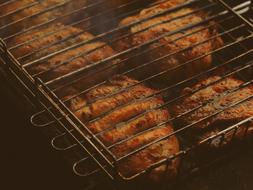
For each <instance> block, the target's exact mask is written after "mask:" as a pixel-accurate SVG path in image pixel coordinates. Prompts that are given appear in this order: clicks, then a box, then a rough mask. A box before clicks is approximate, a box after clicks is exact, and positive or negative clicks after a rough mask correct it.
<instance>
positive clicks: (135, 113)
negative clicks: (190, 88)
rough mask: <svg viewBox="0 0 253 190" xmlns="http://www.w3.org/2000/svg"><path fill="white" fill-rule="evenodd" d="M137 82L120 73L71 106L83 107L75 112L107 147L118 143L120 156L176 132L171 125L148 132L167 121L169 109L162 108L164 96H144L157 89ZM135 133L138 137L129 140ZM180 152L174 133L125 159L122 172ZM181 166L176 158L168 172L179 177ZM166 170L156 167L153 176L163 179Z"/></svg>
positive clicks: (125, 173)
mask: <svg viewBox="0 0 253 190" xmlns="http://www.w3.org/2000/svg"><path fill="white" fill-rule="evenodd" d="M137 83H138V81H136V80H133V79H130V78H128V77H126V76H116V77H115V78H113V79H112V80H111V81H110V82H107V83H106V84H104V85H103V86H100V87H97V88H95V89H93V90H91V91H89V92H87V93H86V94H84V95H82V96H80V97H79V98H76V101H72V102H71V104H70V105H69V106H70V108H71V109H72V111H74V110H75V109H79V110H78V111H76V112H75V111H74V113H75V115H76V116H77V117H78V118H79V119H80V120H81V121H82V122H83V123H85V124H86V126H87V127H88V128H89V129H90V130H91V131H92V132H93V133H95V134H97V133H100V134H99V135H98V138H99V139H100V140H101V141H102V142H103V143H104V144H105V145H106V146H111V145H113V144H115V143H118V144H117V145H115V146H114V147H113V148H112V149H111V151H112V152H113V154H115V156H116V157H121V156H124V155H126V154H128V153H130V152H131V151H133V150H136V149H137V148H140V147H141V146H143V145H145V144H148V143H150V142H153V141H154V140H157V139H159V138H161V137H163V136H166V135H168V134H170V133H172V132H173V128H172V126H171V125H170V124H166V125H162V126H160V127H156V128H154V129H152V130H149V131H145V130H147V129H150V128H152V127H155V126H156V125H158V124H161V123H163V122H165V121H167V120H168V119H169V113H168V111H167V110H166V109H163V108H158V107H159V106H160V105H162V104H163V100H162V99H161V98H160V97H152V98H147V99H141V98H143V97H144V96H149V95H152V94H154V93H155V92H156V91H155V90H153V89H150V88H148V87H145V86H144V85H142V84H137ZM130 85H136V86H135V87H133V88H129V89H128V90H125V91H120V92H119V94H117V95H116V94H114V95H112V96H111V97H108V95H110V94H112V93H115V92H117V91H119V90H122V89H123V88H125V87H129V86H130ZM106 96H107V97H106ZM138 99H139V100H138ZM155 108H156V109H155ZM94 119H95V120H94ZM132 135H136V136H135V137H134V138H132V139H128V140H126V139H127V138H128V137H131V136H132ZM122 140H124V141H122ZM121 141H122V142H121ZM178 151H179V144H178V141H177V138H176V137H175V136H172V137H170V138H168V139H166V140H163V141H161V142H159V143H155V144H154V145H152V146H148V147H147V148H145V149H143V150H142V151H140V152H138V153H136V154H133V155H132V156H130V157H129V158H127V159H125V160H122V161H121V162H119V165H118V172H120V174H121V175H122V176H123V177H131V176H132V175H134V174H136V173H138V172H141V171H143V170H145V169H147V168H148V167H149V166H151V165H152V164H154V163H156V162H157V161H160V160H162V159H165V158H167V157H169V156H171V155H173V154H175V153H176V152H178ZM177 167H178V160H177V159H175V160H174V161H173V162H172V163H171V164H169V167H168V171H167V175H165V176H167V177H168V176H170V177H172V176H175V175H176V173H177ZM165 171H166V166H165V165H162V166H160V167H158V168H156V169H154V170H152V172H151V173H150V174H149V175H150V178H151V179H153V180H155V181H159V180H161V178H162V176H163V174H165V173H164V172H165Z"/></svg>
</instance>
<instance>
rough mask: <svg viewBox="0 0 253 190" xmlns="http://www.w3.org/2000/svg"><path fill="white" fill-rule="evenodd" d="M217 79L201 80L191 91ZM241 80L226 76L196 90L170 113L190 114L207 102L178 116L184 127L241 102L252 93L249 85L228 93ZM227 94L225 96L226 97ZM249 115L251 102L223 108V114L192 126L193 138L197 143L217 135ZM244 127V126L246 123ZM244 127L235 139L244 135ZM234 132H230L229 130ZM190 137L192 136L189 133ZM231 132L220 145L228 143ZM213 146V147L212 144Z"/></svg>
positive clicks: (251, 106)
mask: <svg viewBox="0 0 253 190" xmlns="http://www.w3.org/2000/svg"><path fill="white" fill-rule="evenodd" d="M218 79H220V77H219V76H213V77H210V78H208V79H206V80H203V81H201V82H199V83H197V84H196V85H194V86H193V87H192V88H191V89H193V90H194V89H199V88H200V87H201V86H205V85H208V84H211V83H212V82H214V81H217V80H218ZM241 84H243V81H240V80H238V79H235V78H232V77H228V78H226V79H224V80H222V81H220V82H218V83H216V84H212V85H211V86H209V87H207V88H205V89H202V90H199V91H198V92H196V93H194V94H192V95H189V96H187V97H186V98H185V99H183V100H182V101H180V103H178V104H177V105H175V106H174V107H173V112H172V113H174V114H175V116H176V115H180V114H183V113H186V112H187V111H190V110H192V109H194V108H197V107H198V106H200V105H202V104H203V103H204V102H209V101H210V103H208V104H206V105H205V106H203V107H201V108H199V109H197V110H195V111H193V112H191V113H190V114H188V115H186V116H183V117H181V119H180V121H181V123H182V124H184V125H188V124H191V123H194V122H197V121H198V120H200V119H202V118H205V117H207V116H209V115H211V114H213V113H215V112H217V111H219V110H222V109H224V108H225V107H227V106H229V105H232V104H235V103H236V102H239V101H242V100H244V99H246V98H247V97H250V96H251V95H252V94H253V88H252V86H249V87H244V88H242V89H240V90H237V91H235V92H231V93H230V92H229V90H232V89H236V88H238V87H239V86H240V85H241ZM186 91H190V89H189V88H187V89H185V93H186ZM226 94H227V95H226ZM251 116H253V101H252V100H248V101H246V102H244V103H241V104H238V105H237V106H235V107H232V108H229V109H226V110H225V111H223V112H221V113H219V114H218V115H216V116H214V117H211V118H209V119H208V120H206V121H205V122H201V123H199V124H197V125H194V126H193V128H192V129H191V131H192V132H194V138H195V139H197V140H203V139H205V138H207V137H210V136H211V135H214V134H217V133H218V132H219V131H221V130H223V129H225V128H227V127H229V126H231V125H233V124H236V123H238V122H240V121H242V120H244V119H247V118H249V117H251ZM246 125H248V123H247V124H246ZM246 125H243V126H242V127H240V128H239V130H238V131H237V133H236V135H235V137H236V138H241V137H242V136H243V134H244V132H245V129H246ZM252 130H253V125H252V124H251V126H250V128H249V131H248V132H249V133H252ZM232 132H234V131H232ZM191 134H193V133H191ZM231 137H232V135H231V133H230V135H228V136H227V138H226V139H225V141H224V143H225V144H228V143H230V142H231V140H232V139H231ZM212 145H214V146H217V144H212Z"/></svg>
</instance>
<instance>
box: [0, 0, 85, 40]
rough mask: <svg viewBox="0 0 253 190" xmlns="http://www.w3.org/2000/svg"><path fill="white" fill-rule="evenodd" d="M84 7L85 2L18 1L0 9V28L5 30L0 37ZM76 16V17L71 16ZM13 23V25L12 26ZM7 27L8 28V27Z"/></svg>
mask: <svg viewBox="0 0 253 190" xmlns="http://www.w3.org/2000/svg"><path fill="white" fill-rule="evenodd" d="M85 5H86V0H74V1H65V0H44V1H35V0H18V1H13V2H11V3H8V4H6V5H5V6H1V7H0V16H3V15H7V16H4V17H2V18H0V26H5V27H6V28H5V29H4V30H3V31H2V32H1V33H2V34H1V36H0V37H5V36H7V35H8V36H9V35H10V34H15V33H16V32H20V30H22V29H26V28H29V27H32V26H34V25H39V24H42V23H45V22H47V21H50V20H52V19H56V18H59V17H60V16H62V15H64V14H67V13H70V12H72V11H74V10H76V9H79V8H81V7H83V6H85ZM82 14H83V13H82ZM73 16H75V17H76V16H77V15H73ZM72 19H74V18H72V17H64V18H63V19H61V22H66V21H68V20H72ZM12 23H13V24H12ZM8 25H9V26H8Z"/></svg>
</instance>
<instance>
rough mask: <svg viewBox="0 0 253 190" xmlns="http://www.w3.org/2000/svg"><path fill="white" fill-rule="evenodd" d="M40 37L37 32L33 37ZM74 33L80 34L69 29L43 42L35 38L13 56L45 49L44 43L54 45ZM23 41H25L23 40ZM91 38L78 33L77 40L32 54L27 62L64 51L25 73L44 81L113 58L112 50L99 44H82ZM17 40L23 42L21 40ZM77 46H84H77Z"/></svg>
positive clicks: (33, 66) (85, 33)
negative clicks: (36, 75) (32, 50)
mask: <svg viewBox="0 0 253 190" xmlns="http://www.w3.org/2000/svg"><path fill="white" fill-rule="evenodd" d="M53 29H54V27H53ZM53 29H52V31H53ZM42 33H43V31H42ZM42 33H40V32H38V33H37V34H36V33H35V35H39V36H40V35H42ZM75 33H80V30H79V29H76V28H73V27H67V28H66V29H64V30H62V31H59V32H57V33H55V34H52V35H50V36H48V37H46V38H39V39H38V40H35V41H32V42H31V43H29V45H27V46H22V47H20V48H18V49H16V50H15V52H14V53H15V54H16V55H23V54H24V53H26V52H28V51H30V50H31V49H34V50H38V49H39V48H41V46H43V45H46V44H48V43H55V42H57V41H60V40H61V39H63V38H65V37H66V35H73V34H75ZM25 38H27V37H26V36H25ZM28 38H29V37H28ZM93 38H94V36H93V35H92V34H90V33H88V32H82V33H81V34H79V35H78V36H75V37H73V38H69V39H68V40H66V41H64V42H61V43H60V44H58V45H55V46H52V47H50V48H47V49H45V50H43V51H42V52H38V53H36V54H34V55H33V56H31V57H30V60H32V59H34V58H39V57H41V56H44V55H48V54H50V53H53V52H58V51H61V50H63V49H64V48H67V49H68V50H64V51H63V52H60V53H55V55H52V56H51V57H50V58H47V59H45V60H44V59H43V60H42V61H40V62H38V63H36V64H33V65H30V66H28V67H27V70H28V72H29V73H30V74H32V75H34V74H40V75H38V76H39V77H40V78H41V79H43V80H46V81H48V80H51V79H54V78H57V77H60V76H62V75H65V74H68V73H70V72H72V71H75V70H77V69H80V68H82V67H85V66H87V65H89V64H92V63H96V62H98V61H101V60H103V59H105V58H108V57H110V56H112V55H114V54H115V52H114V50H113V49H112V48H111V47H109V46H107V45H106V44H105V43H103V42H96V41H95V42H87V43H86V41H90V40H92V39H93ZM21 40H23V39H22V37H21ZM80 43H84V44H82V45H78V44H80ZM49 45H50V44H49ZM111 63H112V64H115V63H117V60H115V61H112V62H111ZM108 72H109V71H108ZM42 73H43V74H42Z"/></svg>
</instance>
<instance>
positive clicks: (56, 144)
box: [51, 130, 83, 151]
mask: <svg viewBox="0 0 253 190" xmlns="http://www.w3.org/2000/svg"><path fill="white" fill-rule="evenodd" d="M72 131H73V130H72ZM70 132H71V131H70ZM66 135H67V134H66V133H61V134H59V135H57V136H55V137H53V138H52V140H51V145H52V147H53V148H54V149H55V150H57V151H67V150H70V149H72V148H74V147H76V146H77V144H76V143H69V145H66V146H64V145H60V143H59V142H57V141H63V139H62V138H64V136H66ZM82 142H83V141H81V143H82Z"/></svg>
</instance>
